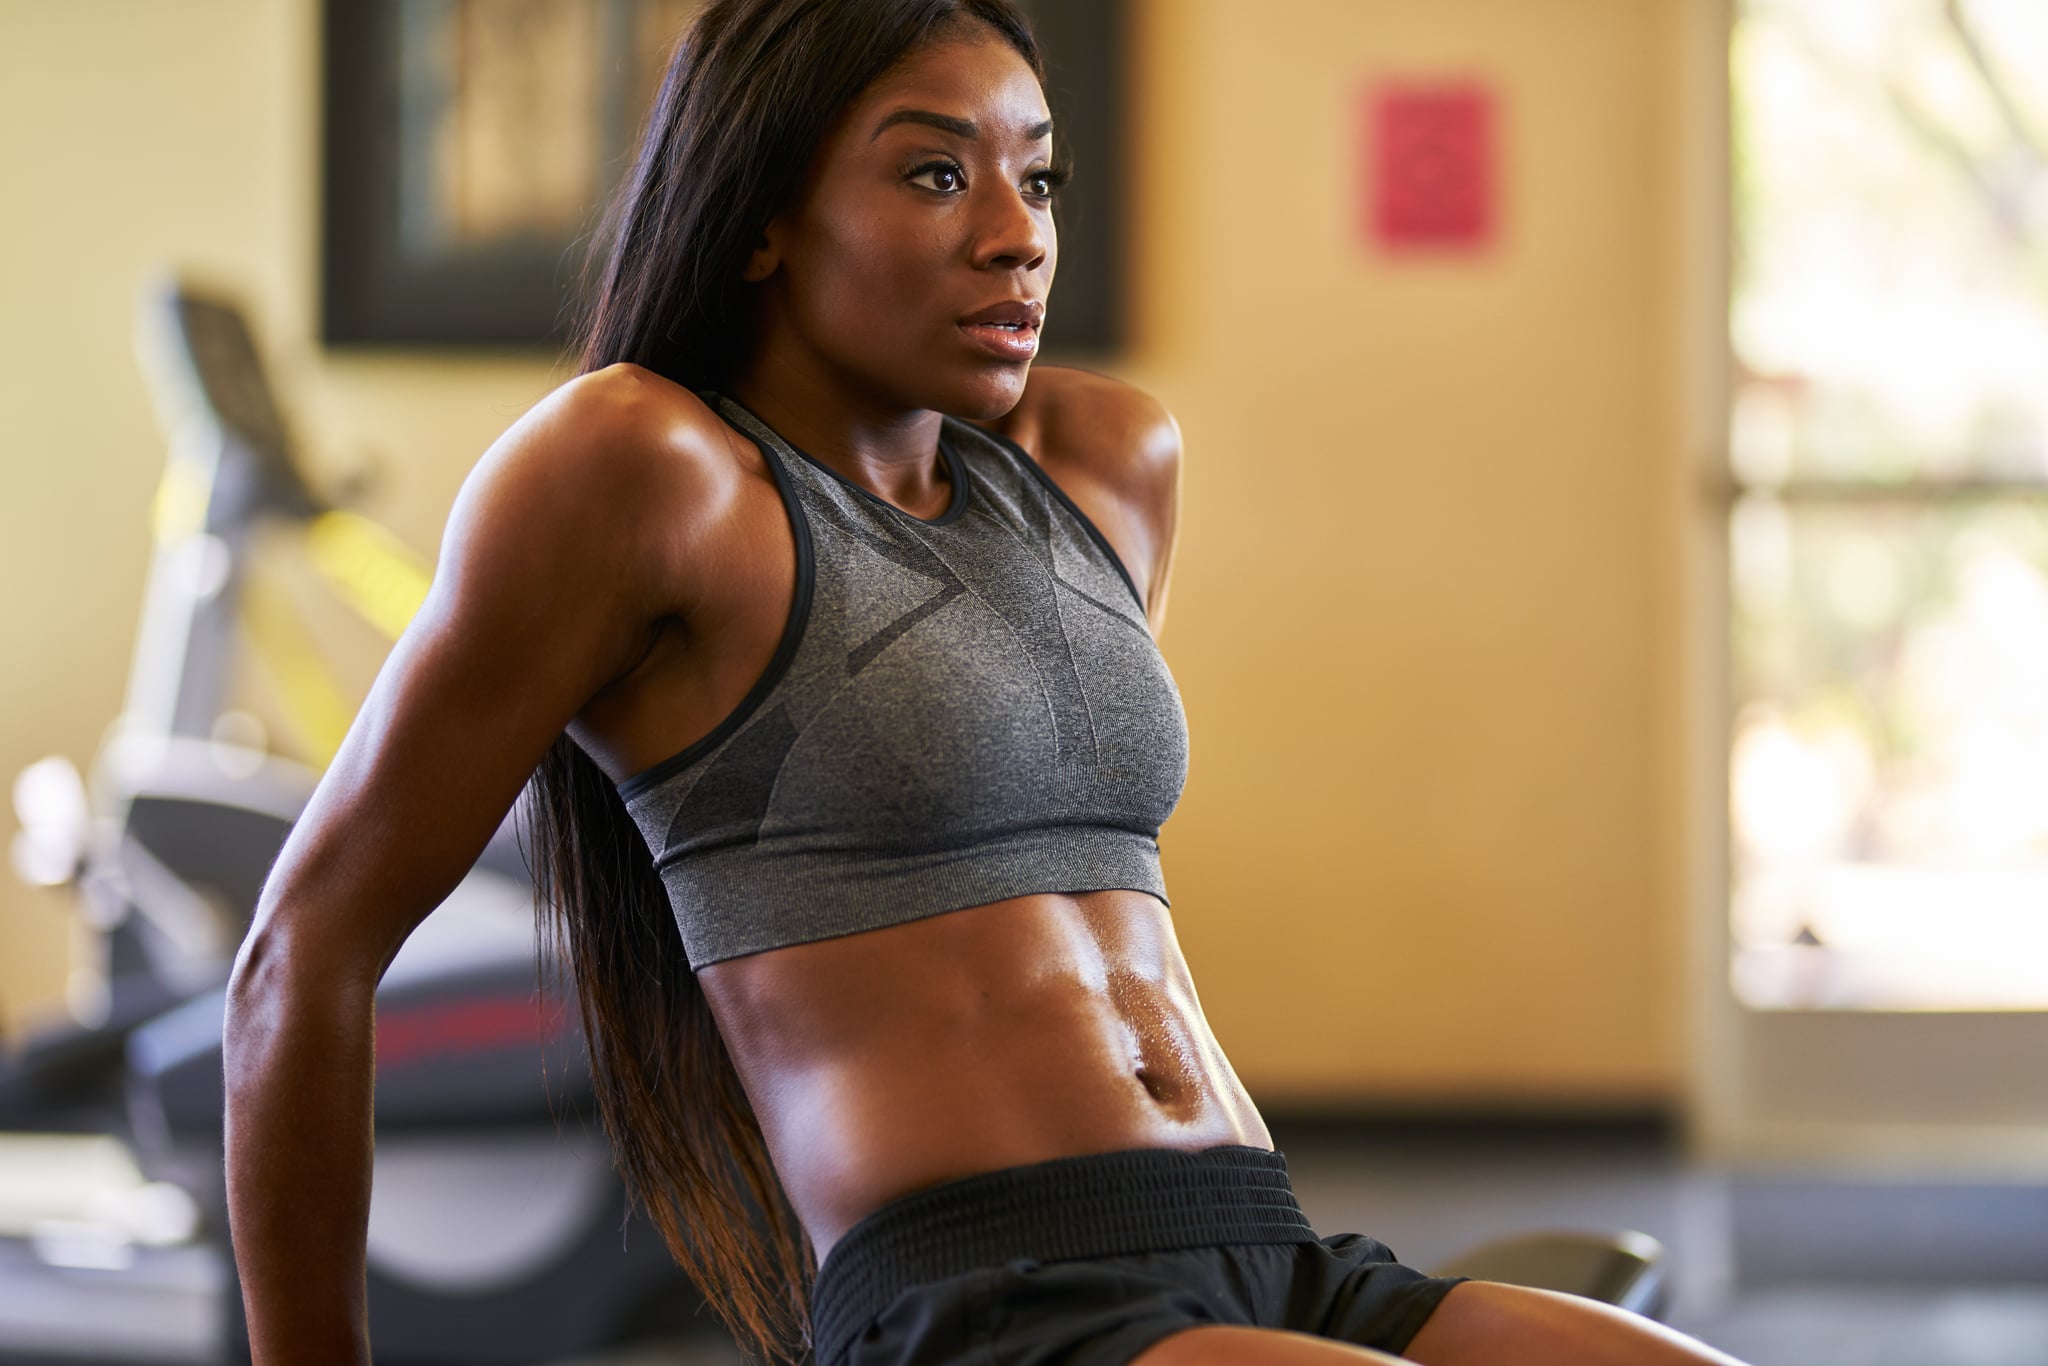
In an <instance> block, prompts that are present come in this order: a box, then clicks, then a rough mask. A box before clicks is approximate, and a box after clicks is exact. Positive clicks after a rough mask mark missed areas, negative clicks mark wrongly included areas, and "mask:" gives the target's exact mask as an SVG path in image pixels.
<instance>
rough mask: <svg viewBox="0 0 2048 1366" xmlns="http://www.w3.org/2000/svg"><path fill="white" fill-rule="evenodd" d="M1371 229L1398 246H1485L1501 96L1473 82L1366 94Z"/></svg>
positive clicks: (1398, 85)
mask: <svg viewBox="0 0 2048 1366" xmlns="http://www.w3.org/2000/svg"><path fill="white" fill-rule="evenodd" d="M1364 112H1365V119H1364V123H1365V147H1366V173H1365V187H1366V193H1365V196H1364V199H1365V203H1364V206H1363V208H1364V222H1363V224H1362V225H1361V227H1362V229H1363V231H1364V232H1365V234H1366V236H1367V237H1368V238H1369V239H1370V240H1372V241H1374V242H1377V243H1378V244H1379V245H1380V246H1382V247H1385V248H1388V249H1391V250H1395V251H1417V250H1420V251H1461V252H1462V251H1477V250H1479V249H1481V248H1484V247H1486V246H1488V245H1490V244H1491V243H1492V241H1493V235H1494V224H1495V217H1496V215H1495V206H1494V198H1495V187H1494V178H1495V177H1494V171H1495V154H1494V98H1493V94H1492V92H1491V91H1490V90H1488V89H1486V88H1485V87H1483V86H1481V85H1479V84H1477V83H1476V82H1472V81H1434V82H1425V81H1397V82H1389V83H1386V84H1383V85H1380V86H1378V87H1377V88H1375V89H1373V90H1371V91H1369V92H1368V93H1367V95H1366V97H1365V108H1364Z"/></svg>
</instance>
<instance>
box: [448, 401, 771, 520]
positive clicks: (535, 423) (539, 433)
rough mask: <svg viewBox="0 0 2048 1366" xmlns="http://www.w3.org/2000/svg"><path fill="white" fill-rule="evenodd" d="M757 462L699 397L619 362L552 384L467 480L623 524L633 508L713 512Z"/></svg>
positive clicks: (668, 515) (756, 471)
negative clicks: (542, 495) (523, 491)
mask: <svg viewBox="0 0 2048 1366" xmlns="http://www.w3.org/2000/svg"><path fill="white" fill-rule="evenodd" d="M759 464H760V457H759V452H758V451H756V450H754V449H753V448H752V447H751V446H750V445H749V443H747V442H745V441H741V440H738V439H737V438H736V437H735V435H734V433H733V432H732V429H731V428H729V427H727V426H726V425H725V423H724V421H723V420H722V419H720V418H719V416H718V414H716V413H715V412H713V411H712V410H711V409H710V408H709V407H708V406H707V405H706V404H705V402H704V401H703V400H702V399H701V398H699V397H698V396H697V395H696V394H694V393H692V392H691V391H690V390H689V389H687V388H685V387H684V386H682V385H680V384H677V383H675V382H674V381H672V380H669V379H666V378H664V377H662V376H661V375H658V374H656V373H655V372H653V371H651V370H647V369H644V368H643V367H641V366H638V365H631V364H624V363H622V364H618V365H608V366H605V367H603V368H602V369H597V370H592V371H589V372H587V373H584V374H580V375H577V376H575V377H574V378H572V379H569V380H566V381H564V382H563V383H562V384H560V385H558V386H556V387H555V388H554V389H553V390H551V391H550V392H549V393H548V394H547V395H546V396H545V397H543V398H542V399H541V401H540V402H539V403H536V404H535V405H534V406H533V407H532V408H531V409H529V410H528V411H527V412H526V413H525V415H523V416H522V417H521V418H520V419H519V420H518V421H517V422H515V423H514V424H513V425H512V426H511V427H510V428H508V429H507V430H506V431H505V433H504V435H502V436H501V437H499V438H498V440H497V442H496V443H494V444H493V446H492V448H491V449H490V450H489V451H488V452H486V453H485V456H484V458H483V459H482V460H481V461H479V462H478V465H477V468H476V470H475V471H473V472H472V475H471V481H472V482H477V483H484V484H488V485H495V486H505V485H512V486H533V487H536V488H538V489H544V490H545V491H546V500H547V501H548V503H549V504H550V505H551V506H553V507H554V508H555V510H556V511H557V512H558V513H560V514H561V515H564V516H569V515H575V514H577V512H578V511H579V509H580V510H582V511H583V512H586V513H588V514H589V515H593V516H596V517H599V518H601V519H603V520H605V521H607V522H609V523H610V524H611V525H612V526H613V527H614V528H617V527H619V525H620V522H621V521H622V520H623V519H626V518H630V516H631V515H632V513H633V511H634V510H635V509H640V510H645V511H647V512H649V513H650V514H653V515H656V516H659V517H665V518H672V517H675V516H679V515H680V516H689V515H691V511H692V509H698V510H702V511H705V512H711V511H715V509H717V508H718V507H720V506H725V505H728V504H729V501H730V499H729V495H730V493H731V491H732V489H733V484H734V480H735V479H736V478H742V477H744V476H745V475H747V474H749V473H752V474H756V475H759V474H761V473H762V471H761V470H759V469H758V468H756V467H758V466H759Z"/></svg>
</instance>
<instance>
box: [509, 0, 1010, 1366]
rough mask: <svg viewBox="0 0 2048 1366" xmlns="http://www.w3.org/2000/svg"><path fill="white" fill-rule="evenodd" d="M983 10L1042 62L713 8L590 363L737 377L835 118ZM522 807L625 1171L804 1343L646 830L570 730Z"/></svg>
mask: <svg viewBox="0 0 2048 1366" xmlns="http://www.w3.org/2000/svg"><path fill="white" fill-rule="evenodd" d="M977 21H978V22H979V23H981V24H985V25H987V26H988V27H989V28H990V29H992V30H994V32H995V33H996V34H997V35H999V36H1000V37H1001V38H1003V39H1004V40H1006V41H1007V42H1008V43H1009V44H1010V45H1011V46H1012V47H1014V48H1015V49H1016V50H1017V52H1018V54H1019V55H1020V56H1022V57H1023V58H1024V60H1025V61H1026V62H1027V63H1028V64H1029V65H1030V67H1031V69H1032V70H1033V71H1034V72H1035V73H1037V74H1038V76H1039V78H1040V80H1041V81H1043V79H1044V68H1043V65H1042V63H1041V61H1040V58H1039V53H1038V47H1037V43H1036V42H1035V40H1034V39H1033V37H1032V34H1031V30H1030V27H1029V26H1028V24H1027V23H1026V22H1025V20H1024V18H1023V16H1022V15H1020V14H1019V13H1018V11H1017V9H1016V8H1015V7H1014V6H1013V5H1012V4H1011V3H1010V0H712V3H710V4H707V5H706V6H705V7H704V9H703V10H702V11H701V12H700V13H699V15H698V16H697V18H696V19H695V21H694V22H693V23H692V24H691V26H690V27H689V28H688V29H687V30H686V31H685V32H684V34H683V35H682V38H681V40H680V42H679V43H678V45H677V48H676V51H675V53H674V55H673V56H672V57H671V58H670V60H669V63H668V67H667V71H666V73H665V75H664V76H663V79H662V82H661V87H660V92H659V94H658V95H657V96H656V98H655V102H654V109H653V112H652V113H651V114H650V115H649V118H648V124H647V130H646V133H645V136H644V137H643V138H642V140H641V144H640V150H639V154H638V156H637V158H636V159H635V162H634V165H633V167H632V170H631V172H630V173H629V175H628V176H627V178H626V180H625V182H624V184H623V186H622V187H621V189H620V191H619V193H618V194H617V196H616V197H615V198H614V200H613V201H612V203H611V206H610V208H609V210H608V211H607V213H606V215H605V218H604V220H603V226H602V227H601V228H600V229H599V231H598V236H597V240H598V242H599V243H600V246H601V248H602V254H601V255H594V256H593V257H592V260H593V262H594V264H595V267H596V269H595V273H594V277H593V278H592V279H591V280H590V282H589V285H588V287H587V289H586V294H587V297H588V299H589V303H588V307H587V311H586V313H585V315H584V318H583V321H582V325H581V329H580V372H581V373H588V372H589V371H592V370H596V369H599V368H602V367H603V366H606V365H610V364H614V363H616V362H620V361H630V362H633V363H634V364H637V365H640V366H643V367H645V368H646V369H649V370H652V371H654V372H656V373H657V374H660V375H662V376H664V377H666V378H668V379H671V380H674V381H675V382H677V383H679V384H682V385H685V386H688V387H691V388H702V387H705V386H717V385H722V384H725V383H727V382H728V381H729V379H730V377H731V376H732V375H733V373H734V371H735V370H736V369H737V368H738V367H739V366H740V365H741V364H742V363H743V362H744V361H745V359H746V357H747V355H748V352H749V349H750V346H751V338H752V331H751V322H752V318H751V301H750V298H749V295H748V290H749V286H747V285H745V284H744V283H743V282H742V281H741V278H740V272H741V269H742V267H743V266H744V265H745V262H746V260H747V257H748V255H749V253H750V252H751V251H752V250H753V247H754V245H755V243H756V241H757V240H758V239H759V237H760V234H761V232H762V230H763V229H764V228H765V227H766V226H767V224H768V221H769V219H770V218H772V217H773V216H774V215H775V214H776V213H777V212H778V211H780V210H781V209H782V208H783V207H784V206H786V205H787V204H788V203H789V202H790V201H791V200H792V199H793V198H794V197H795V194H796V192H797V189H798V187H799V186H800V184H801V183H802V180H803V176H804V173H805V171H806V169H807V168H808V166H809V164H810V161H811V157H812V155H813V153H814V152H815V150H816V149H817V147H818V144H819V143H820V142H821V141H822V140H823V138H824V135H825V133H826V131H827V129H828V128H829V127H830V125H831V123H832V121H833V120H834V119H835V118H836V117H837V116H838V115H839V113H840V111H841V110H843V109H844V108H845V107H846V106H847V104H849V103H850V102H851V101H852V100H853V99H854V98H855V97H856V96H857V95H859V93H860V92H861V91H862V90H863V89H865V88H866V87H867V86H868V84H869V83H870V82H872V81H873V80H874V79H875V78H876V77H877V76H879V75H881V74H882V73H883V72H884V71H885V70H887V69H888V68H889V67H890V66H891V65H893V64H894V63H895V62H896V61H897V60H898V59H899V58H901V57H902V56H903V55H904V54H905V53H907V52H909V51H910V50H911V49H913V48H915V47H917V46H919V45H921V44H923V43H926V42H929V41H931V40H933V39H935V38H938V37H941V36H944V35H945V34H947V33H948V32H950V31H952V30H953V29H954V28H955V27H956V26H960V25H964V24H969V23H973V22H977ZM526 811H527V830H528V836H529V841H530V848H531V850H532V859H533V863H534V865H535V867H534V881H535V889H536V913H537V915H538V917H539V920H540V925H541V938H542V943H543V948H544V950H547V952H545V953H544V957H545V958H548V959H550V960H551V961H555V962H562V963H566V964H567V965H568V968H569V970H570V971H571V973H572V974H573V976H574V980H575V988H576V993H577V998H578V1002H579V1006H580V1009H581V1014H582V1022H583V1030H584V1038H585V1044H586V1048H587V1050H588V1053H589V1059H590V1070H591V1076H592V1079H593V1082H594V1085H595V1088H596V1095H597V1102H598V1109H599V1112H600V1113H601V1115H602V1116H603V1120H604V1127H605V1131H606V1133H607V1134H608V1135H609V1136H610V1138H611V1141H612V1146H613V1152H614V1156H615V1161H616V1163H617V1165H618V1168H619V1171H620V1173H621V1175H622V1176H623V1177H624V1178H625V1182H626V1187H627V1190H628V1192H629V1194H630V1195H631V1197H632V1198H633V1199H634V1200H635V1201H636V1202H637V1203H638V1204H639V1205H640V1206H641V1207H642V1208H644V1209H645V1210H646V1211H647V1213H648V1215H649V1216H650V1217H651V1218H652V1219H653V1221H654V1224H655V1226H656V1227H657V1228H658V1229H660V1231H661V1236H662V1239H663V1241H665V1242H666V1243H667V1244H668V1247H669V1250H670V1251H671V1252H672V1253H673V1254H674V1255H675V1257H676V1260H677V1261H678V1262H680V1263H681V1264H682V1265H683V1267H684V1268H685V1269H686V1270H688V1272H689V1273H690V1275H691V1276H692V1278H693V1279H694V1280H695V1281H696V1282H697V1285H698V1287H699V1288H700V1289H701V1290H702V1291H703V1292H704V1294H705V1296H706V1298H707V1299H709V1300H710V1302H711V1304H712V1305H713V1307H714V1308H716V1309H717V1310H718V1312H719V1314H720V1316H721V1317H723V1318H724V1320H725V1322H726V1324H727V1326H728V1327H730V1328H731V1329H732V1331H733V1334H734V1336H735V1337H737V1338H738V1339H739V1340H740V1342H741V1343H742V1345H743V1346H746V1347H748V1348H750V1349H752V1351H753V1352H755V1353H757V1354H759V1355H762V1356H766V1357H771V1358H772V1357H785V1356H794V1355H795V1354H796V1353H797V1352H798V1351H799V1350H800V1349H801V1348H802V1346H803V1344H804V1341H805V1339H806V1337H807V1321H808V1316H807V1314H806V1311H805V1302H806V1293H807V1287H808V1281H809V1279H810V1276H811V1274H812V1273H813V1272H814V1270H815V1266H814V1259H813V1258H812V1255H811V1249H810V1246H809V1243H808V1240H807V1239H805V1237H804V1236H803V1233H802V1230H801V1228H800V1226H799V1225H798V1223H797V1221H796V1219H795V1217H794V1215H793V1214H792V1212H791V1211H790V1208H789V1206H788V1203H787V1201H786V1200H785V1199H784V1197H783V1194H782V1190H781V1187H780V1186H779V1185H778V1184H777V1182H776V1179H775V1173H774V1170H773V1168H772V1167H771V1165H770V1163H769V1158H768V1151H767V1145H766V1143H765V1141H764V1140H763V1138H762V1134H761V1126H760V1124H759V1122H758V1121H757V1120H756V1118H755V1116H754V1112H753V1109H752V1107H751V1106H750V1105H749V1104H748V1101H747V1096H746V1093H745V1092H744V1091H743V1090H742V1089H741V1086H740V1081H739V1076H738V1074H737V1072H736V1071H735V1070H734V1068H733V1065H732V1059H731V1057H730V1056H729V1055H728V1054H727V1052H726V1050H725V1045H724V1042H723V1041H722V1040H721V1039H720V1038H719V1034H718V1027H717V1025H716V1023H715V1022H714V1021H713V1019H712V1017H711V1012H710V1009H709V1008H708V1006H707V1004H706V1002H705V998H704V994H703V992H702V991H701V990H700V989H699V987H698V985H697V980H696V977H695V975H694V974H693V973H692V972H691V971H690V966H689V962H688V960H687V959H686V958H685V957H684V954H683V945H682V939H681V936H680V935H679V934H678V932H677V930H676V925H675V922H674V918H673V916H672V914H671V911H670V908H669V902H668V897H667V893H666V891H665V889H664V887H663V885H662V882H661V879H660V878H659V877H658V876H657V875H656V873H655V871H654V866H653V861H652V859H651V857H650V855H649V853H648V848H647V844H646V842H645V841H644V840H643V839H642V837H641V834H640V831H639V830H638V828H637V827H636V826H635V825H634V824H633V821H632V818H631V816H630V815H629V814H628V813H627V811H626V808H625V805H624V803H623V802H622V801H620V799H619V796H618V793H617V791H616V790H615V789H614V787H613V785H612V783H611V781H610V780H609V779H608V778H607V777H606V776H605V775H604V773H603V772H602V771H600V770H599V768H598V767H597V765H596V764H595V763H594V762H592V760H591V759H590V757H589V756H588V755H587V754H585V753H584V752H583V750H582V749H581V748H580V747H578V746H577V745H576V743H575V742H574V741H573V740H571V739H570V738H569V737H568V736H567V735H564V736H562V737H560V738H559V739H557V740H556V741H555V743H554V746H553V748H552V749H551V750H550V751H549V753H548V755H547V757H546V759H544V760H543V761H542V763H541V765H540V767H539V768H538V769H537V770H535V772H534V775H533V780H532V784H531V789H530V791H529V793H528V800H527V802H526Z"/></svg>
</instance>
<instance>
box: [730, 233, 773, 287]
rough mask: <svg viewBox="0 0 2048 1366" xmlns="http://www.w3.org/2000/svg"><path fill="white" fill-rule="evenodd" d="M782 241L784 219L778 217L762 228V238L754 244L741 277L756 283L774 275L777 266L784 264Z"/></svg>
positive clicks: (753, 283) (748, 281)
mask: <svg viewBox="0 0 2048 1366" xmlns="http://www.w3.org/2000/svg"><path fill="white" fill-rule="evenodd" d="M781 242H782V220H781V219H779V218H778V219H775V220H774V221H772V222H770V223H769V224H768V226H767V227H765V228H763V229H762V230H761V239H760V240H759V241H758V242H756V243H755V244H754V250H753V252H752V254H750V255H749V256H748V257H747V264H746V266H745V267H744V268H743V269H742V270H741V271H740V278H741V279H742V280H745V281H746V282H747V283H748V284H750V285H756V284H759V283H760V282H761V281H763V280H765V279H767V278H768V277H769V276H771V275H773V274H774V273H775V269H776V267H777V266H780V265H781V264H782V246H781Z"/></svg>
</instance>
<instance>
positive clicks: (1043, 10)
mask: <svg viewBox="0 0 2048 1366" xmlns="http://www.w3.org/2000/svg"><path fill="white" fill-rule="evenodd" d="M701 3H703V0H327V2H326V6H325V15H324V20H323V33H324V44H325V46H324V50H323V76H324V100H323V106H324V108H323V113H324V123H323V154H324V162H323V168H322V190H323V204H322V212H321V336H322V339H323V340H324V341H325V342H327V343H328V344H329V345H333V346H365V347H371V346H423V347H440V348H450V347H477V348H494V349H522V350H524V349H534V350H553V349H556V348H559V347H560V346H561V345H562V344H563V343H564V342H565V341H566V340H567V337H568V331H569V327H570V324H571V322H572V320H573V315H574V310H575V306H576V288H577V284H578V281H579V276H580V273H581V270H582V267H583V264H584V259H585V253H586V252H587V251H588V250H589V248H590V245H591V243H590V236H591V234H592V232H593V231H594V228H595V225H596V221H597V217H598V214H599V213H600V212H601V210H602V205H603V202H604V200H605V198H606V197H607V196H608V195H609V194H610V192H611V191H612V189H613V188H614V186H615V184H616V182H617V180H618V178H619V177H620V176H622V175H623V174H624V173H625V169H626V165H627V162H628V161H629V159H630V157H631V155H632V151H633V144H634V140H635V139H636V138H637V137H638V135H639V132H640V128H641V124H642V121H643V119H644V118H645V117H646V112H647V109H648V107H649V105H650V104H651V103H652V101H653V96H654V92H655V89H656V87H657V85H658V83H659V81H660V77H661V71H662V68H663V65H664V64H665V63H666V61H667V59H668V55H669V52H670V50H671V47H672V45H673V43H674V40H675V37H676V35H677V34H678V33H679V32H680V31H681V30H682V28H683V26H684V25H685V24H686V23H687V22H688V21H689V19H690V18H691V16H692V15H694V14H695V12H696V11H697V9H698V8H699V6H700V4H701ZM1024 8H1025V9H1026V10H1027V11H1028V12H1029V13H1030V14H1031V16H1032V19H1033V22H1034V24H1035V26H1036V28H1037V31H1038V34H1039V39H1040V42H1041V44H1042V45H1043V46H1044V48H1045V51H1046V57H1047V64H1048V68H1049V69H1048V79H1047V96H1048V100H1049V103H1050V104H1051V107H1052V111H1053V118H1054V121H1055V123H1056V124H1057V125H1058V127H1059V132H1058V134H1057V135H1056V136H1059V137H1061V138H1062V139H1064V141H1065V144H1066V149H1067V152H1068V154H1069V155H1070V156H1071V157H1072V159H1073V161H1074V164H1075V176H1074V180H1073V182H1072V183H1071V184H1069V185H1068V186H1067V188H1066V189H1065V190H1064V191H1063V192H1062V196H1061V202H1060V207H1059V209H1058V215H1059V219H1058V221H1059V230H1060V263H1059V279H1058V287H1057V289H1056V290H1055V292H1054V294H1053V303H1054V305H1055V307H1054V308H1052V309H1051V310H1049V312H1048V314H1047V323H1046V332H1045V344H1046V347H1047V350H1048V351H1055V352H1056V351H1065V352H1081V353H1098V354H1099V353H1104V352H1111V351H1114V350H1115V349H1116V348H1117V346H1118V345H1119V343H1120V342H1121V340H1122V319H1123V314H1124V308H1123V297H1122V280H1123V271H1122V269H1121V266H1122V261H1121V254H1122V237H1123V222H1124V203H1123V179H1124V175H1123V166H1124V148H1123V132H1124V119H1123V86H1124V80H1123V67H1124V52H1125V44H1124V32H1123V8H1124V6H1123V3H1122V0H1024Z"/></svg>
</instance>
